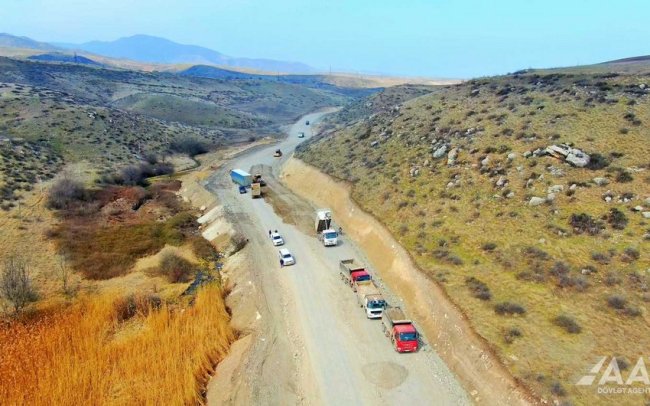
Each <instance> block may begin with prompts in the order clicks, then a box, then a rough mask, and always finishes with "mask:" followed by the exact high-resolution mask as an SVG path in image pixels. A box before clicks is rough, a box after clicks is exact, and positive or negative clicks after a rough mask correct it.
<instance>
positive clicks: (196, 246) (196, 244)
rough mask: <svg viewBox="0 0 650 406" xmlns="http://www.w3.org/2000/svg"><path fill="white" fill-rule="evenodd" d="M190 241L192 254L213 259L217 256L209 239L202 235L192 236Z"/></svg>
mask: <svg viewBox="0 0 650 406" xmlns="http://www.w3.org/2000/svg"><path fill="white" fill-rule="evenodd" d="M191 243H192V251H193V252H194V255H196V256H197V258H202V259H207V260H211V261H214V260H216V259H217V257H218V256H219V253H218V252H217V250H216V248H214V246H213V245H212V244H211V243H210V241H208V240H206V239H205V238H203V237H200V236H198V237H195V238H192V240H191Z"/></svg>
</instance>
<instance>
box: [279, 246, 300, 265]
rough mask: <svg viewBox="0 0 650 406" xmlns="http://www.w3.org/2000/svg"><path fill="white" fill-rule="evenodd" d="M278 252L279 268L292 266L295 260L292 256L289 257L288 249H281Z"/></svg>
mask: <svg viewBox="0 0 650 406" xmlns="http://www.w3.org/2000/svg"><path fill="white" fill-rule="evenodd" d="M278 252H279V254H280V266H286V265H293V264H295V263H296V260H295V259H294V258H293V255H291V253H290V252H289V250H288V249H286V248H282V249H281V250H280V251H278Z"/></svg>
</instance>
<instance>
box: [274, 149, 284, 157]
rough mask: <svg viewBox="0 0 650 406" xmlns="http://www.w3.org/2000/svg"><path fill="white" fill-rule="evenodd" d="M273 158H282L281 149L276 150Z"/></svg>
mask: <svg viewBox="0 0 650 406" xmlns="http://www.w3.org/2000/svg"><path fill="white" fill-rule="evenodd" d="M273 156H275V157H279V156H282V151H280V150H279V149H276V150H275V153H274V154H273Z"/></svg>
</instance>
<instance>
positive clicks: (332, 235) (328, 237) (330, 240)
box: [321, 228, 339, 247]
mask: <svg viewBox="0 0 650 406" xmlns="http://www.w3.org/2000/svg"><path fill="white" fill-rule="evenodd" d="M338 237H339V233H337V232H336V230H334V229H331V228H329V229H327V230H324V231H323V232H322V233H321V240H322V241H323V245H324V246H326V247H336V245H337V244H338V242H339V241H338Z"/></svg>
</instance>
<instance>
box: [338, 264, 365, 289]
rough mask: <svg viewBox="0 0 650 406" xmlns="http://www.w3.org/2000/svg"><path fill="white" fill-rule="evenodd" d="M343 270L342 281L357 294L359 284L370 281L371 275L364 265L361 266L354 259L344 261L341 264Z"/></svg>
mask: <svg viewBox="0 0 650 406" xmlns="http://www.w3.org/2000/svg"><path fill="white" fill-rule="evenodd" d="M339 268H340V270H341V280H342V281H343V282H345V283H347V284H348V285H350V287H351V288H352V289H353V290H354V291H355V292H356V291H357V286H356V285H357V284H358V283H360V282H364V281H370V274H369V273H368V272H367V271H366V268H365V267H364V266H363V264H360V263H359V262H357V261H356V260H354V259H342V260H341V262H339Z"/></svg>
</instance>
